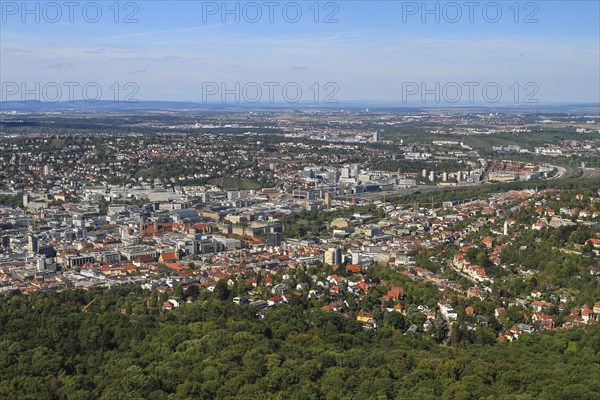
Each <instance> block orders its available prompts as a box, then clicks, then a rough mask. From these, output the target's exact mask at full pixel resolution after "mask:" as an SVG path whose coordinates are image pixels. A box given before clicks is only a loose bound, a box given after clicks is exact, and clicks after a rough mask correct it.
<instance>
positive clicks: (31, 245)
mask: <svg viewBox="0 0 600 400" xmlns="http://www.w3.org/2000/svg"><path fill="white" fill-rule="evenodd" d="M27 251H29V253H31V254H36V253H37V252H38V240H37V238H36V237H35V236H33V235H31V234H30V235H29V236H28V237H27Z"/></svg>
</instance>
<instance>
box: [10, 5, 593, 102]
mask: <svg viewBox="0 0 600 400" xmlns="http://www.w3.org/2000/svg"><path fill="white" fill-rule="evenodd" d="M48 3H52V2H48V1H41V2H35V1H34V2H28V6H27V7H28V9H29V10H33V11H32V12H31V13H29V14H27V13H25V10H24V9H23V7H22V2H21V1H17V2H12V1H6V0H0V5H1V10H2V16H1V18H2V20H1V28H0V81H1V82H2V84H3V88H4V89H6V87H7V86H6V84H7V82H8V83H18V84H19V85H21V84H23V83H25V86H26V87H28V88H30V89H31V88H35V83H39V84H40V85H41V87H43V86H44V85H46V84H48V83H49V82H56V83H58V84H60V85H62V84H63V83H64V82H78V83H80V84H81V85H82V86H83V85H85V84H86V83H89V82H94V83H96V84H97V85H98V87H100V88H102V90H103V99H111V98H113V97H114V96H115V91H114V87H113V89H110V88H111V87H112V85H113V83H115V82H116V83H118V86H119V87H120V92H119V94H118V96H119V99H122V98H124V97H125V96H126V95H127V94H128V89H127V90H126V88H125V84H126V83H128V82H133V83H135V85H136V88H137V90H136V93H135V96H134V98H136V99H139V100H178V101H210V102H214V101H217V102H218V101H222V100H225V101H227V102H235V100H236V99H235V97H236V95H234V94H231V93H230V94H229V95H226V96H225V97H224V98H223V96H222V94H223V93H222V89H225V88H228V89H229V90H230V91H237V92H238V97H239V99H240V101H241V102H244V101H246V100H247V99H248V98H252V99H256V98H259V101H263V102H264V101H268V100H269V98H268V94H267V93H268V88H267V86H265V85H264V83H265V82H276V83H277V84H278V85H279V86H277V87H275V89H274V92H273V93H274V96H275V100H282V95H283V94H282V89H281V88H282V87H283V86H284V85H286V84H293V85H294V87H296V88H300V89H301V90H302V96H301V97H300V101H303V102H315V101H317V102H322V101H324V100H325V99H326V96H327V95H330V96H329V97H330V99H333V100H335V99H337V100H339V101H342V102H346V101H371V102H389V103H396V104H401V103H406V102H417V103H419V102H421V103H427V104H428V105H432V106H433V105H435V104H436V100H437V99H436V97H437V98H438V99H440V100H441V101H444V100H447V99H448V98H451V99H452V100H455V99H457V98H458V102H457V103H458V104H462V103H465V102H468V101H469V96H468V92H469V86H465V83H469V82H471V83H475V84H476V85H475V86H474V89H473V93H472V97H473V101H474V103H485V102H488V101H490V98H492V99H493V100H498V102H499V103H514V102H515V101H517V100H518V101H517V102H522V101H524V100H537V101H539V103H542V104H555V103H581V102H599V101H600V26H599V25H600V22H599V21H600V6H599V4H600V2H599V1H535V2H527V1H521V2H516V1H497V2H495V3H494V2H488V1H481V2H479V1H475V2H473V3H474V4H473V6H472V8H470V6H469V5H467V3H466V2H465V1H457V2H447V1H439V2H436V1H429V2H422V1H418V2H403V1H368V2H367V1H337V2H326V1H324V2H315V1H312V0H309V1H297V2H295V3H294V2H288V1H273V2H271V3H269V2H266V1H256V2H244V1H242V2H225V4H226V7H227V8H228V9H233V10H235V7H236V4H237V10H238V11H237V12H236V11H234V12H233V13H230V14H225V13H224V9H223V4H224V3H223V2H221V1H218V2H201V1H150V0H142V1H137V2H125V1H124V2H119V3H118V6H119V7H118V8H119V14H118V15H116V14H115V10H116V8H115V7H114V4H115V1H112V0H109V1H98V2H97V3H96V4H98V5H99V9H100V10H101V12H102V15H101V16H99V17H96V16H97V14H96V13H95V11H96V8H95V7H96V6H95V5H94V4H90V3H91V2H87V1H82V2H76V3H77V4H76V6H75V8H74V9H73V21H70V20H69V17H70V16H69V15H68V14H69V8H68V7H67V6H65V5H64V2H63V1H57V2H55V3H53V4H54V5H58V6H57V7H55V6H54V5H51V6H48V5H47V4H48ZM269 4H273V6H270V5H269ZM515 4H516V6H515ZM36 7H37V8H36ZM44 7H46V8H44ZM84 7H87V8H86V10H87V13H84V12H83V8H84ZM269 7H273V8H272V10H273V14H272V15H273V22H271V21H270V20H269V17H270V16H269V10H270V8H269ZM425 7H426V8H427V9H428V10H430V11H431V12H430V13H425V12H424V10H425ZM436 7H437V8H436ZM284 8H285V10H287V12H284ZM56 9H60V11H61V13H62V16H61V17H57V14H56ZM297 9H300V10H301V12H302V15H301V16H298V14H296V10H297ZM317 9H318V10H319V13H318V15H316V14H315V12H316V10H317ZM484 9H485V12H484ZM257 10H260V11H261V13H262V16H261V17H258V16H257V14H256V11H257ZM498 10H500V12H501V15H499V14H497V11H498ZM517 10H518V14H516V12H517ZM457 12H460V13H461V15H460V16H459V15H458V14H457ZM469 12H472V19H473V20H472V21H470V20H469V17H470V15H469ZM127 16H130V17H131V20H132V21H130V22H132V23H125V19H126V17H127ZM327 16H330V18H329V20H328V21H329V23H325V20H326V17H327ZM36 17H38V18H39V22H38V21H36ZM236 17H237V18H239V22H237V21H236ZM436 17H437V18H438V21H436ZM23 18H24V19H25V21H23ZM95 18H96V19H98V21H97V22H95V23H93V22H91V21H92V20H94V19H95ZM115 18H116V19H117V21H118V22H117V23H115ZM294 18H296V19H298V22H295V23H293V22H291V21H293V20H294ZM315 18H316V19H317V21H318V22H315ZM53 19H54V20H55V22H52V21H51V20H53ZM252 19H255V20H256V22H254V23H253V22H252ZM515 19H516V22H515ZM135 20H137V22H134V21H135ZM223 20H224V21H225V22H223ZM336 20H337V22H336ZM494 21H495V22H494ZM251 82H254V83H256V84H258V85H259V86H261V87H262V89H263V93H262V94H261V95H260V96H257V95H255V94H256V93H257V92H254V91H253V88H252V87H250V89H249V90H250V91H249V92H247V93H242V92H241V90H242V89H241V88H243V87H244V85H247V84H248V83H251ZM315 82H316V83H318V85H317V86H316V87H318V88H319V92H318V93H317V92H316V89H315V86H314V83H315ZM236 83H239V85H240V86H239V87H240V89H236V86H235V85H236ZM327 83H333V84H334V86H331V85H330V86H326V84H327ZM515 83H516V84H517V85H516V86H515ZM214 84H216V85H217V86H213V85H214ZM436 84H438V85H439V86H436ZM415 85H416V86H415ZM471 85H472V84H471ZM457 86H458V87H460V89H461V92H460V93H459V92H457V91H456V90H457V89H456V88H457ZM489 86H493V87H492V93H491V94H490V93H489V92H488V94H487V96H486V95H485V94H484V93H483V89H482V88H483V87H486V88H487V87H489ZM63 87H64V86H63ZM209 87H210V88H211V89H212V90H213V91H214V89H215V87H218V88H219V89H218V90H217V92H216V93H214V94H211V95H207V93H206V91H207V90H208V89H209ZM13 88H14V87H13ZM129 88H131V87H129ZM415 88H417V90H416V91H415ZM444 88H447V90H448V91H444V90H446V89H444ZM497 88H500V90H501V91H502V94H501V95H497V93H496V92H495V91H496V89H497ZM517 88H518V91H517ZM203 90H204V92H203ZM424 90H429V94H427V95H426V96H425V97H424V98H423V97H422V95H423V91H424ZM39 92H41V90H39ZM80 92H81V91H80V90H78V89H76V90H75V91H74V94H75V97H78V98H79V97H81V93H80ZM21 94H22V93H16V94H14V95H12V97H10V98H8V97H7V96H6V93H4V94H3V98H2V100H17V99H18V98H19V96H20V95H21ZM66 96H67V95H66V93H63V94H62V97H60V99H61V100H66V99H67V97H66ZM40 97H42V99H43V95H41V96H40ZM288 97H294V98H297V96H293V95H292V96H288Z"/></svg>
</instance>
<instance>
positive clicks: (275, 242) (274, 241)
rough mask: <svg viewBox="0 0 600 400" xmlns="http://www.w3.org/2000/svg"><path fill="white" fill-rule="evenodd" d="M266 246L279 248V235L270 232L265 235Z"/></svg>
mask: <svg viewBox="0 0 600 400" xmlns="http://www.w3.org/2000/svg"><path fill="white" fill-rule="evenodd" d="M265 244H266V245H267V246H279V245H280V244H281V233H279V232H271V233H267V239H266V241H265Z"/></svg>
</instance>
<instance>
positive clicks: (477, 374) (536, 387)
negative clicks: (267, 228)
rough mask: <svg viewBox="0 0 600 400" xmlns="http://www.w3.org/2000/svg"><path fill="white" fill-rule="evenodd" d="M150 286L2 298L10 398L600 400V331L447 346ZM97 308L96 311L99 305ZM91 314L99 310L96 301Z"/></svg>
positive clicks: (298, 310) (310, 314) (1, 350)
mask: <svg viewBox="0 0 600 400" xmlns="http://www.w3.org/2000/svg"><path fill="white" fill-rule="evenodd" d="M150 298H151V295H150V293H149V292H145V291H142V290H141V289H139V288H117V289H111V290H107V291H104V292H102V291H100V290H96V291H90V292H82V291H76V290H68V291H64V292H61V293H46V294H36V295H33V296H25V295H22V294H17V293H14V294H12V295H11V296H9V297H6V298H2V299H0V382H1V383H0V398H2V399H6V400H11V399H15V400H24V399H35V400H44V399H69V400H75V399H77V400H85V399H149V400H151V399H173V400H175V399H429V398H430V399H534V398H540V399H565V400H567V399H568V400H574V399H590V400H591V399H597V398H599V397H598V396H599V395H600V329H599V328H600V326H599V325H598V324H596V325H593V326H590V327H587V328H585V329H574V330H569V331H562V332H546V333H540V334H534V335H530V336H528V335H524V336H522V337H521V338H520V339H519V340H518V341H515V342H513V343H506V344H495V345H487V346H484V345H466V347H460V348H455V347H449V346H440V345H438V344H436V343H435V342H434V340H433V339H430V338H429V337H428V336H427V335H415V336H411V335H412V334H408V335H405V334H404V333H402V332H400V331H395V330H394V328H393V327H392V326H384V327H382V328H380V329H379V330H377V331H371V332H368V331H364V330H361V328H360V327H359V326H358V325H357V323H356V322H355V321H354V320H351V319H348V318H346V317H344V316H342V315H340V314H338V313H327V312H323V311H321V310H311V309H306V308H305V307H304V306H303V304H300V303H298V304H291V305H285V306H279V307H276V308H273V309H268V310H266V311H265V312H264V318H259V317H257V316H256V310H254V309H252V308H250V307H249V306H242V305H234V304H232V303H230V302H228V301H219V300H216V299H214V298H212V295H209V294H203V295H201V296H200V297H199V298H198V299H196V301H195V302H193V303H190V304H185V305H183V306H182V307H180V308H178V309H176V310H173V311H163V310H160V309H159V308H157V307H150V306H147V304H152V301H150V302H148V300H149V299H150ZM92 300H93V302H92V303H91V304H90V302H91V301H92ZM86 306H87V307H86Z"/></svg>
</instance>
